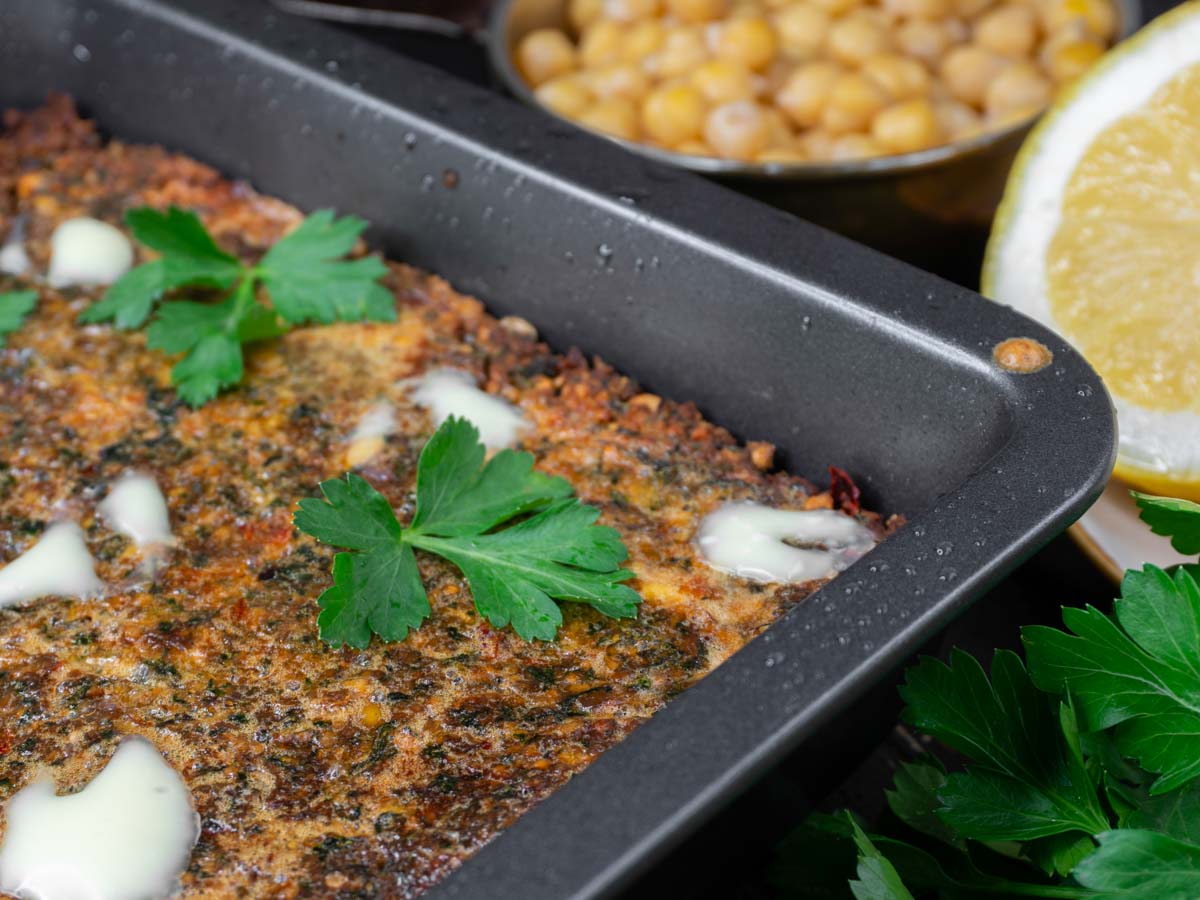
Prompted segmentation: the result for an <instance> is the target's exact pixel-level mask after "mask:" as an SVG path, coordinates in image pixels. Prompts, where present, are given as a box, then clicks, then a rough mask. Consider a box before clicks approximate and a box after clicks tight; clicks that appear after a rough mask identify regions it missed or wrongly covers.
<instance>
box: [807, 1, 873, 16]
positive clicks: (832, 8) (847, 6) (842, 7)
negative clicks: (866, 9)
mask: <svg viewBox="0 0 1200 900" xmlns="http://www.w3.org/2000/svg"><path fill="white" fill-rule="evenodd" d="M813 2H814V3H815V4H817V6H819V7H821V9H823V10H825V12H827V13H829V14H830V15H831V16H844V15H845V14H846V13H848V12H850V10H852V9H855V8H857V7H859V6H862V4H863V2H864V0H813Z"/></svg>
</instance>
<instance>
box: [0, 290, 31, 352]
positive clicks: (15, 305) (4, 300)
mask: <svg viewBox="0 0 1200 900" xmlns="http://www.w3.org/2000/svg"><path fill="white" fill-rule="evenodd" d="M37 297H38V295H37V291H8V292H7V293H3V294H0V347H3V346H4V338H5V337H6V336H8V335H10V334H12V333H13V332H14V331H16V330H17V329H18V328H20V327H21V326H22V325H23V324H25V319H26V318H27V317H28V316H29V314H30V313H31V312H33V308H34V307H35V306H37Z"/></svg>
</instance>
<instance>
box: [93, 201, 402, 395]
mask: <svg viewBox="0 0 1200 900" xmlns="http://www.w3.org/2000/svg"><path fill="white" fill-rule="evenodd" d="M125 223H126V225H128V227H129V230H130V231H131V232H132V233H133V236H134V237H135V238H137V240H138V241H140V242H141V243H143V244H145V245H146V246H147V247H149V248H150V249H152V250H155V251H157V252H158V253H159V254H161V255H160V257H159V258H158V259H155V260H153V261H151V262H148V263H144V264H143V265H140V266H138V267H137V268H135V269H132V270H131V271H129V272H127V273H126V274H125V275H124V276H122V277H121V278H120V279H119V280H118V281H117V282H115V283H114V284H113V285H112V286H111V287H109V289H108V290H107V291H106V292H105V295H104V297H103V299H101V300H100V301H99V302H98V303H95V304H93V305H92V306H90V307H89V308H88V309H86V310H85V311H84V313H83V315H82V317H81V318H82V320H83V321H84V322H106V321H112V322H113V323H115V324H116V325H117V327H119V328H139V327H141V326H142V325H143V324H144V323H145V322H146V320H147V319H148V318H149V317H150V315H151V313H152V312H153V310H154V307H155V304H156V303H159V301H161V300H162V298H163V297H164V296H165V295H166V294H167V293H168V292H170V291H177V290H179V289H182V288H193V289H208V290H213V291H217V292H219V297H218V299H217V300H215V301H209V302H195V301H191V300H172V301H169V302H165V303H162V304H161V306H160V307H159V309H158V314H157V316H156V318H155V319H154V321H153V322H152V323H151V325H150V328H149V331H148V334H147V344H148V345H149V346H150V347H152V348H154V349H156V350H163V351H164V352H166V353H171V354H178V353H182V354H184V357H183V359H182V360H180V361H179V363H177V364H176V365H175V367H174V368H173V369H172V370H171V382H172V383H173V384H174V385H175V386H176V387H177V388H178V390H179V395H180V396H181V397H182V398H183V399H184V400H185V401H187V402H188V403H189V404H191V405H192V406H199V405H200V404H202V403H205V402H207V401H208V400H211V399H212V398H213V397H215V396H216V395H217V393H218V392H220V391H221V390H222V389H224V388H228V387H232V386H233V385H235V384H238V383H239V382H241V380H242V374H243V352H242V345H243V344H248V343H253V342H254V341H261V340H266V339H268V338H273V337H278V336H279V335H281V334H284V333H285V332H286V331H287V330H288V328H289V327H290V326H292V325H301V324H304V323H306V322H319V323H323V324H327V323H330V322H334V321H345V322H355V321H363V320H370V321H392V320H394V319H395V317H396V311H395V307H394V304H393V301H392V296H391V294H390V293H389V292H388V291H387V289H386V288H384V287H383V286H382V285H381V284H379V283H378V282H379V278H381V277H382V276H383V275H384V274H385V273H386V271H387V268H386V266H385V265H384V264H383V261H382V260H380V259H379V258H378V257H374V256H370V257H364V258H362V259H354V260H345V259H342V257H344V256H345V255H346V254H347V253H349V252H350V250H351V249H352V248H353V247H354V244H355V242H356V241H357V240H358V238H359V236H360V235H361V234H362V232H363V229H364V228H366V226H367V223H366V222H365V221H363V220H362V219H359V218H356V217H354V216H347V217H345V218H342V219H335V218H334V216H333V213H332V212H331V211H329V210H322V211H320V212H316V213H313V214H312V215H311V216H309V217H308V218H307V219H305V220H304V221H303V222H302V223H301V224H300V226H299V227H298V228H296V229H295V230H294V231H293V232H291V233H290V234H288V235H287V236H286V237H284V238H282V239H281V240H280V241H279V242H277V243H276V244H275V245H274V246H273V247H271V249H270V250H268V251H267V253H266V255H264V256H263V258H262V259H261V260H260V261H259V262H258V264H257V265H253V266H247V265H245V264H243V263H242V262H241V261H240V260H238V259H237V258H235V257H233V256H231V255H229V254H228V253H225V252H224V251H223V250H221V249H220V248H219V247H218V246H217V244H216V242H215V241H214V240H213V238H212V236H211V235H210V234H209V233H208V231H207V230H205V228H204V225H203V223H202V222H201V221H200V219H199V218H198V217H197V216H196V215H195V214H194V213H191V212H188V211H186V210H181V209H177V208H175V207H171V208H170V209H168V210H167V211H166V212H160V211H158V210H155V209H150V208H146V207H143V208H140V209H134V210H130V211H129V212H128V213H127V214H126V216H125ZM260 289H263V290H265V292H266V293H267V295H268V296H269V297H270V306H267V305H265V304H264V303H262V302H261V301H260V300H259V297H258V294H259V290H260Z"/></svg>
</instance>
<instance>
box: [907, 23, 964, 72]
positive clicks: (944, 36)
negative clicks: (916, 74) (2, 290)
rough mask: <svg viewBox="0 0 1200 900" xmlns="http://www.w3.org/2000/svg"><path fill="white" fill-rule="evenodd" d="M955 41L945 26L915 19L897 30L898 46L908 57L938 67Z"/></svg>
mask: <svg viewBox="0 0 1200 900" xmlns="http://www.w3.org/2000/svg"><path fill="white" fill-rule="evenodd" d="M952 43H954V41H953V40H952V39H951V37H950V33H949V32H948V31H947V29H946V28H945V26H944V25H942V24H941V23H938V22H927V21H925V20H924V19H913V20H912V21H910V22H905V23H904V24H903V25H901V26H900V27H898V28H897V29H896V46H898V47H899V48H900V50H901V51H902V52H903V53H904V54H905V55H907V56H912V57H915V58H917V59H919V60H921V61H922V62H923V63H925V64H927V65H930V66H932V65H936V64H937V63H938V61H939V60H941V58H942V57H943V56H945V55H946V51H947V50H949V49H950V45H951V44H952Z"/></svg>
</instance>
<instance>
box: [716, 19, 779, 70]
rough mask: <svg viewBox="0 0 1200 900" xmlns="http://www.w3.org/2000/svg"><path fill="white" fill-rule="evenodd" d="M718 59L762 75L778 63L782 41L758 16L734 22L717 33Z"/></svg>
mask: <svg viewBox="0 0 1200 900" xmlns="http://www.w3.org/2000/svg"><path fill="white" fill-rule="evenodd" d="M715 49H716V55H717V56H718V57H720V58H721V59H728V60H732V61H733V62H739V63H741V64H742V65H744V66H746V67H747V68H749V69H752V70H754V71H756V72H761V71H762V70H763V69H765V68H767V66H769V65H770V64H771V61H772V60H773V59H775V53H776V51H777V50H778V49H779V41H778V39H777V38H776V37H775V29H773V28H772V27H771V25H770V23H769V22H767V20H766V19H763V18H760V17H758V16H752V17H747V18H744V19H734V20H732V21H730V22H727V23H726V24H725V25H723V26H722V27H721V29H720V31H719V32H718V33H717V40H716V48H715Z"/></svg>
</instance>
